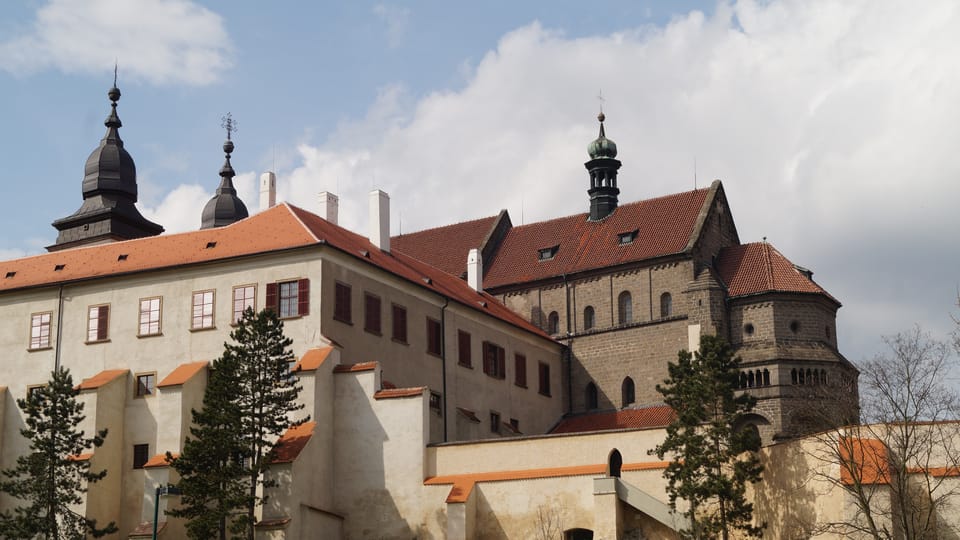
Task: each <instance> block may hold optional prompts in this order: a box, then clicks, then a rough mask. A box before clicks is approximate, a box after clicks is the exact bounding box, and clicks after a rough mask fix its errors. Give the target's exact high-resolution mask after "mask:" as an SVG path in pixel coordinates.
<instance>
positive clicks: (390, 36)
mask: <svg viewBox="0 0 960 540" xmlns="http://www.w3.org/2000/svg"><path fill="white" fill-rule="evenodd" d="M373 14H374V15H376V16H377V17H378V18H379V19H380V20H381V21H383V23H384V24H386V25H387V45H388V46H389V47H390V48H391V49H396V48H398V47H399V46H400V45H402V44H403V40H404V38H406V36H407V28H408V27H409V26H410V9H409V8H405V7H398V6H391V5H388V4H377V5H375V6H373Z"/></svg>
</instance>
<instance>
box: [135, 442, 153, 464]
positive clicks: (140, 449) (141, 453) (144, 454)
mask: <svg viewBox="0 0 960 540" xmlns="http://www.w3.org/2000/svg"><path fill="white" fill-rule="evenodd" d="M149 460H150V445H149V444H135V445H133V468H134V469H142V468H143V466H144V465H146V464H147V461H149Z"/></svg>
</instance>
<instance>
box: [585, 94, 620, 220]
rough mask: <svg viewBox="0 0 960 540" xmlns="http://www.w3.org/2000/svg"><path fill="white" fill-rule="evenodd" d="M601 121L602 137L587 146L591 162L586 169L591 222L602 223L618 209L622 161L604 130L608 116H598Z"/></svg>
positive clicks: (615, 146)
mask: <svg viewBox="0 0 960 540" xmlns="http://www.w3.org/2000/svg"><path fill="white" fill-rule="evenodd" d="M597 120H599V121H600V136H599V137H597V138H596V140H594V141H593V142H591V143H590V144H589V145H587V153H588V154H590V161H588V162H586V163H584V164H583V165H584V167H586V168H587V171H589V172H590V189H589V190H587V193H588V194H589V195H590V221H600V220H602V219H604V218H606V217H607V216H609V215H610V214H612V213H613V211H614V210H616V209H617V195H619V194H620V189H619V188H617V170H619V169H620V165H621V163H620V160H618V159H616V157H617V143H615V142H613V141H612V140H610V139H608V138H607V134H606V132H605V131H604V129H603V121H604V120H606V116H604V114H603V113H602V112H601V113H600V114H599V115H598V116H597Z"/></svg>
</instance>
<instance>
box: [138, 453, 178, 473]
mask: <svg viewBox="0 0 960 540" xmlns="http://www.w3.org/2000/svg"><path fill="white" fill-rule="evenodd" d="M170 455H171V456H173V458H174V459H176V458H177V457H179V456H180V454H178V453H172V452H171V453H170ZM168 466H170V462H169V461H167V454H166V453H163V454H157V455H155V456H153V457H152V458H150V459H148V460H147V462H146V463H144V464H143V468H144V469H152V468H155V467H168Z"/></svg>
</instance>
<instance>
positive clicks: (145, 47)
mask: <svg viewBox="0 0 960 540" xmlns="http://www.w3.org/2000/svg"><path fill="white" fill-rule="evenodd" d="M21 30H22V31H21V33H20V34H19V35H17V36H15V37H12V38H9V39H6V40H5V41H3V42H0V69H4V70H6V71H9V72H12V73H17V74H24V73H31V72H34V71H37V70H42V69H48V68H53V69H58V70H61V71H63V72H66V73H75V72H84V73H103V72H105V71H106V70H107V69H109V68H110V67H112V66H113V63H114V61H115V60H117V61H119V64H120V70H121V76H122V77H123V78H124V79H131V78H133V79H142V80H146V81H150V82H153V83H159V84H176V83H183V84H193V85H203V84H209V83H212V82H214V81H216V80H217V79H218V78H219V76H220V74H221V73H222V72H223V71H224V70H226V69H227V68H229V67H230V64H231V60H230V53H231V48H232V47H231V44H230V39H229V37H228V35H227V31H226V29H225V28H224V27H223V21H222V19H221V18H220V16H219V15H217V14H216V13H213V12H212V11H210V10H208V9H206V8H204V7H202V6H199V5H197V4H195V3H194V2H191V1H189V0H138V1H136V2H130V1H126V0H51V1H50V2H49V3H48V4H46V5H44V6H43V7H41V8H40V9H39V10H38V11H37V15H36V20H35V21H34V22H33V25H32V27H30V28H24V29H21Z"/></svg>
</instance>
